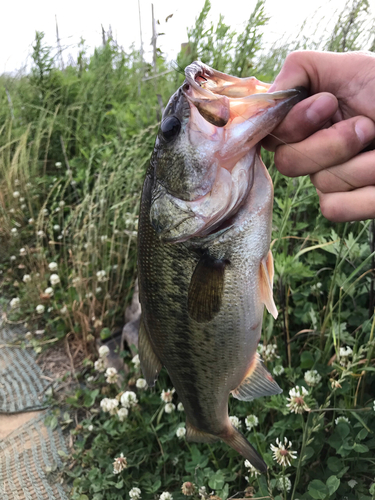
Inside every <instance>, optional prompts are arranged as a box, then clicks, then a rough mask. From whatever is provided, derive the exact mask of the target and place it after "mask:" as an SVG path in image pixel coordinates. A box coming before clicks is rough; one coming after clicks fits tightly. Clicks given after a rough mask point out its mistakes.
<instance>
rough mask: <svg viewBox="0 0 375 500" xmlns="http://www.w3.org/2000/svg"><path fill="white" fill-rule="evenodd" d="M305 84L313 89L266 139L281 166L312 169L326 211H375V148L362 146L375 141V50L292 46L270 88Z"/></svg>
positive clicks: (334, 215)
mask: <svg viewBox="0 0 375 500" xmlns="http://www.w3.org/2000/svg"><path fill="white" fill-rule="evenodd" d="M300 85H302V86H304V87H306V88H307V89H308V90H309V92H310V93H311V97H309V98H307V99H305V100H304V101H302V102H300V103H298V104H296V106H294V108H293V109H292V110H291V111H290V112H289V113H288V115H287V116H286V118H285V119H284V120H283V122H282V123H281V124H280V125H279V126H278V127H277V128H276V129H275V130H274V131H273V136H268V137H267V138H265V139H264V140H263V142H262V146H263V147H265V148H266V149H268V150H270V151H275V165H276V167H277V169H278V170H279V171H280V172H281V173H282V174H284V175H288V176H290V177H297V176H300V175H307V174H308V175H310V178H311V181H312V183H313V184H314V186H315V187H316V190H317V193H318V195H319V201H320V208H321V211H322V213H323V215H324V216H325V217H326V218H327V219H329V220H331V221H335V222H341V221H353V220H363V219H369V218H375V151H367V152H362V151H363V149H364V148H368V147H370V148H371V147H375V141H374V139H375V123H374V122H375V56H374V55H373V54H372V53H370V52H369V53H365V52H347V53H333V52H314V51H306V52H292V53H291V54H290V55H289V56H288V57H287V58H286V60H285V63H284V66H283V67H282V69H281V71H280V73H279V75H278V76H277V78H276V80H275V83H274V84H273V85H272V87H271V89H270V91H275V90H284V89H288V88H293V87H296V86H300ZM276 137H277V139H276ZM373 141H374V142H373ZM285 143H287V144H285Z"/></svg>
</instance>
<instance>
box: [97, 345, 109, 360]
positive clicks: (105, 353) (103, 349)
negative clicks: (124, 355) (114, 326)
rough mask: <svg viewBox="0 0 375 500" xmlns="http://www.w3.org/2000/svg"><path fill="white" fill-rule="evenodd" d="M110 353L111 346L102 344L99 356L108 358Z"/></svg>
mask: <svg viewBox="0 0 375 500" xmlns="http://www.w3.org/2000/svg"><path fill="white" fill-rule="evenodd" d="M108 355H109V347H108V346H106V345H101V346H100V347H99V356H100V357H101V358H106V357H107V356H108Z"/></svg>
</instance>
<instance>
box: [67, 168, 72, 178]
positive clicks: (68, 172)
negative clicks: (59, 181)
mask: <svg viewBox="0 0 375 500" xmlns="http://www.w3.org/2000/svg"><path fill="white" fill-rule="evenodd" d="M72 173H73V172H72V171H71V170H70V169H69V168H67V169H66V175H68V176H69V175H72Z"/></svg>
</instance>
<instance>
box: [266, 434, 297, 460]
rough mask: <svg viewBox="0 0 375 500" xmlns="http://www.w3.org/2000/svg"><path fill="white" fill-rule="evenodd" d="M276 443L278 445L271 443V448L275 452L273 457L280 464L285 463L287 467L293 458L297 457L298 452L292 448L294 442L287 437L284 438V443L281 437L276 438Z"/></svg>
mask: <svg viewBox="0 0 375 500" xmlns="http://www.w3.org/2000/svg"><path fill="white" fill-rule="evenodd" d="M276 445H277V446H274V445H273V444H271V450H272V452H273V459H274V460H275V461H276V462H277V463H278V464H279V465H284V466H285V467H286V466H287V465H290V463H291V460H294V459H295V458H297V452H296V451H293V450H291V449H290V448H291V447H292V442H291V441H288V439H287V438H286V437H285V438H284V444H283V443H282V441H280V440H279V438H276Z"/></svg>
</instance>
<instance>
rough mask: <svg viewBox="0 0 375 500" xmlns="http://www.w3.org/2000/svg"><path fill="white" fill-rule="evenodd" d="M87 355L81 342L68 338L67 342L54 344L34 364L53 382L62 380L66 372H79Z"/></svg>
mask: <svg viewBox="0 0 375 500" xmlns="http://www.w3.org/2000/svg"><path fill="white" fill-rule="evenodd" d="M87 355H88V353H87V351H86V350H85V348H84V344H83V342H82V340H79V339H75V338H70V339H69V341H68V340H66V341H65V342H61V343H60V344H57V345H56V344H55V345H54V346H53V347H51V348H50V349H47V350H46V351H44V352H43V353H42V354H41V355H40V356H39V357H38V358H37V360H36V362H37V363H38V365H39V366H40V367H41V369H42V371H43V372H44V373H48V375H50V376H51V377H52V378H50V380H54V379H59V378H62V377H63V376H64V375H66V374H67V373H68V372H69V373H75V372H76V371H79V370H80V368H81V367H82V362H83V360H84V359H85V357H87Z"/></svg>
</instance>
